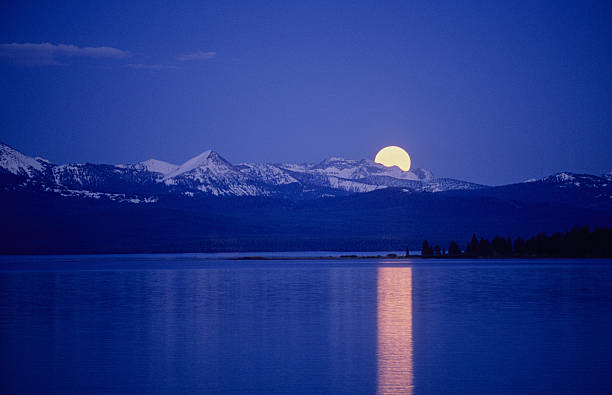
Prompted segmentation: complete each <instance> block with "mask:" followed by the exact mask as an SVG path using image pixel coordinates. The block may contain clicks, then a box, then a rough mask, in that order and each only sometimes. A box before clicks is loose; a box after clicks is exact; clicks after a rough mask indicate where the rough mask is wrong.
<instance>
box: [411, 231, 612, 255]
mask: <svg viewBox="0 0 612 395" xmlns="http://www.w3.org/2000/svg"><path fill="white" fill-rule="evenodd" d="M406 255H407V256H408V255H409V252H408V250H406ZM421 256H423V257H453V258H455V257H457V258H459V257H466V258H496V257H508V258H511V257H516V258H520V257H551V258H612V228H597V227H595V228H594V229H593V230H591V229H590V228H589V227H588V226H576V227H574V228H572V229H571V230H570V231H568V232H565V233H553V234H552V235H550V236H549V235H547V234H546V233H540V234H538V235H536V236H533V237H531V238H530V239H527V240H523V239H521V238H520V237H517V238H515V239H514V240H512V239H511V238H510V237H507V238H504V237H501V236H497V237H495V238H494V239H493V240H491V241H489V239H486V238H483V237H481V238H480V239H478V237H476V234H474V235H472V239H471V240H470V241H469V242H468V244H467V246H466V247H465V250H463V251H462V250H461V248H460V247H459V244H457V243H456V242H455V241H451V242H450V245H449V246H448V249H446V250H445V249H441V248H440V246H439V245H431V244H429V242H428V241H427V240H425V241H424V242H423V246H422V248H421Z"/></svg>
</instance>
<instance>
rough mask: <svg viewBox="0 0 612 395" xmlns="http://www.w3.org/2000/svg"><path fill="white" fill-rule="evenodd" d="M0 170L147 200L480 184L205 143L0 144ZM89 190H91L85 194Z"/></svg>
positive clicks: (67, 187) (57, 187) (56, 187)
mask: <svg viewBox="0 0 612 395" xmlns="http://www.w3.org/2000/svg"><path fill="white" fill-rule="evenodd" d="M0 172H4V173H5V174H11V175H14V176H15V177H17V178H19V179H21V180H22V181H23V182H25V184H24V185H23V186H26V184H27V185H28V186H29V187H33V186H34V185H37V186H38V187H40V188H43V189H45V190H48V191H53V192H55V193H59V194H61V195H83V196H98V197H100V196H103V194H106V195H105V196H106V197H108V198H111V199H116V198H117V196H118V195H121V196H126V197H127V196H130V197H131V198H130V199H131V200H133V201H134V202H136V201H142V202H145V201H149V202H150V201H152V199H153V200H154V199H156V198H157V196H159V195H166V194H182V195H185V196H190V197H194V196H198V195H199V196H202V195H212V196H275V197H282V198H289V199H308V198H319V197H331V196H344V195H347V194H351V193H360V192H371V191H373V190H376V189H382V188H389V187H395V188H408V189H410V190H413V191H421V192H422V191H427V192H440V191H447V190H456V189H477V188H482V187H483V186H482V185H478V184H474V183H470V182H467V181H460V180H455V179H450V178H436V177H434V176H433V174H432V173H431V172H430V171H428V170H424V169H414V170H410V171H407V172H404V171H402V170H400V169H399V168H397V167H391V168H390V167H385V166H383V165H380V164H378V163H375V162H373V161H371V160H365V159H363V160H347V159H342V158H329V159H326V160H324V161H322V162H320V163H316V164H291V163H275V164H260V163H239V164H232V163H230V162H228V161H227V160H225V159H224V158H223V157H221V156H220V155H219V154H218V153H216V152H215V151H212V150H206V151H204V152H202V153H201V154H199V155H197V156H195V157H193V158H191V159H189V160H188V161H186V162H185V163H183V164H182V165H175V164H171V163H167V162H164V161H160V160H157V159H149V160H146V161H144V162H139V163H133V164H120V165H107V164H91V163H76V164H68V165H56V164H53V163H51V162H49V161H48V160H46V159H43V158H40V157H36V158H33V157H29V156H27V155H25V154H23V153H21V152H19V151H17V150H16V149H14V148H12V147H10V146H8V145H6V144H2V143H0ZM92 194H93V195H92Z"/></svg>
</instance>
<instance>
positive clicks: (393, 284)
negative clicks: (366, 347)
mask: <svg viewBox="0 0 612 395" xmlns="http://www.w3.org/2000/svg"><path fill="white" fill-rule="evenodd" d="M377 295H378V297H377V299H378V313H377V318H378V347H377V360H378V361H377V362H378V373H377V375H378V393H379V394H412V392H413V390H414V384H413V372H412V369H413V355H412V268H409V267H405V268H392V267H386V268H379V269H378V282H377Z"/></svg>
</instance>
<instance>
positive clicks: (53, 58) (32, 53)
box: [0, 43, 131, 66]
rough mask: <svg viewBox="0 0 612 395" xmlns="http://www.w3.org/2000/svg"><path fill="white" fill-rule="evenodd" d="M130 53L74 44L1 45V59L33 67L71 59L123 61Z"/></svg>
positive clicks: (110, 48) (55, 63) (56, 63)
mask: <svg viewBox="0 0 612 395" xmlns="http://www.w3.org/2000/svg"><path fill="white" fill-rule="evenodd" d="M129 56H131V54H130V52H128V51H123V50H121V49H117V48H113V47H77V46H76V45H72V44H52V43H10V44H0V57H3V58H8V59H12V60H14V61H16V62H20V63H26V64H31V65H43V66H45V65H61V64H63V63H62V62H61V61H60V59H63V58H70V57H86V58H108V59H123V58H127V57H129Z"/></svg>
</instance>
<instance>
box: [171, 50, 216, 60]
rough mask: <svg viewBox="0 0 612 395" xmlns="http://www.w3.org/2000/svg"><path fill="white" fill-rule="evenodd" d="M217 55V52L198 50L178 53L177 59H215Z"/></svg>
mask: <svg viewBox="0 0 612 395" xmlns="http://www.w3.org/2000/svg"><path fill="white" fill-rule="evenodd" d="M216 57H217V53H216V52H204V51H197V52H193V53H186V54H182V55H177V56H176V59H177V60H180V61H181V62H186V61H189V60H209V59H214V58H216Z"/></svg>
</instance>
